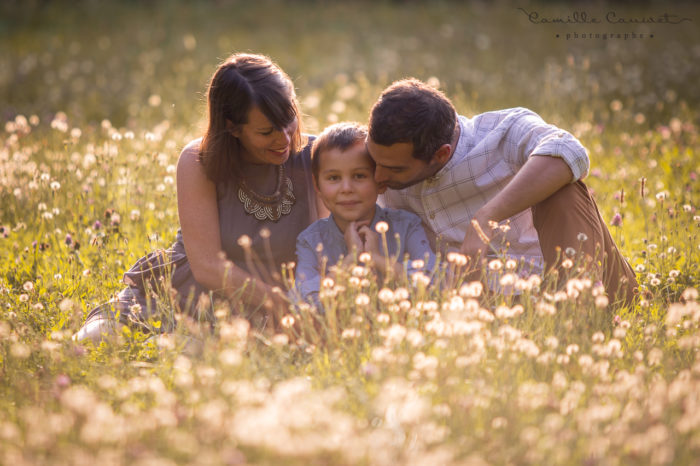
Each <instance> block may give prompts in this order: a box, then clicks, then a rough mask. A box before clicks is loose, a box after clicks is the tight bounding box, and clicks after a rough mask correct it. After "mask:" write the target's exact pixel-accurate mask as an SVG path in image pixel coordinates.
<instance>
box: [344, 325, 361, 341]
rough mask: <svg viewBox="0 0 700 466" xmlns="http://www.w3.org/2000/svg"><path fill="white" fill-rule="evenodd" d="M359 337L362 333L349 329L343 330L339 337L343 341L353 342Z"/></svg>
mask: <svg viewBox="0 0 700 466" xmlns="http://www.w3.org/2000/svg"><path fill="white" fill-rule="evenodd" d="M360 336H362V332H360V331H359V330H358V329H356V328H352V327H351V328H346V329H345V330H343V333H342V334H341V335H340V338H342V339H343V340H355V339H357V338H359V337H360Z"/></svg>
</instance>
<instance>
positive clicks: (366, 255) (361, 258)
mask: <svg viewBox="0 0 700 466" xmlns="http://www.w3.org/2000/svg"><path fill="white" fill-rule="evenodd" d="M357 260H359V261H360V262H362V263H363V264H366V263H367V262H370V261H371V260H372V254H370V253H368V252H363V253H362V254H360V255H359V257H358V258H357Z"/></svg>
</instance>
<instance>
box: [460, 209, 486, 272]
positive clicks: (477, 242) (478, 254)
mask: <svg viewBox="0 0 700 466" xmlns="http://www.w3.org/2000/svg"><path fill="white" fill-rule="evenodd" d="M486 231H487V230H485V229H484V228H483V227H482V225H481V223H479V221H478V220H476V219H473V220H472V221H471V223H470V224H469V226H468V227H467V233H466V234H465V235H464V241H462V246H461V247H460V249H459V252H461V253H462V254H464V255H465V256H468V257H470V258H471V260H472V263H473V264H477V263H479V261H480V260H481V258H482V257H485V256H486V254H487V253H488V252H489V251H490V249H491V246H490V242H491V238H490V237H489V236H488V235H487V233H486Z"/></svg>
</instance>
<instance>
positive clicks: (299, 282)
mask: <svg viewBox="0 0 700 466" xmlns="http://www.w3.org/2000/svg"><path fill="white" fill-rule="evenodd" d="M296 254H297V266H296V272H295V277H294V283H295V287H296V289H297V292H298V293H299V295H300V297H301V300H302V301H303V302H305V303H308V302H309V298H311V300H312V301H313V302H314V303H318V293H319V291H320V289H321V270H320V264H319V257H320V255H319V253H318V252H316V245H311V243H310V242H309V239H308V238H306V237H305V236H304V234H303V233H302V234H301V235H299V237H298V238H297V246H296Z"/></svg>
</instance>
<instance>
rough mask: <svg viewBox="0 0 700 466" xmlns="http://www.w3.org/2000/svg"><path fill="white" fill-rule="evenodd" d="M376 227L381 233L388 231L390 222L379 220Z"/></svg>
mask: <svg viewBox="0 0 700 466" xmlns="http://www.w3.org/2000/svg"><path fill="white" fill-rule="evenodd" d="M374 229H375V230H377V233H379V234H382V233H386V232H387V231H389V224H388V223H386V222H377V225H375V227H374Z"/></svg>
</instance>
